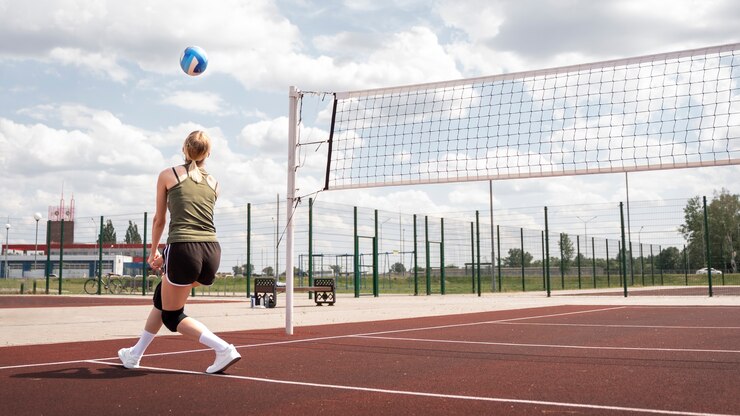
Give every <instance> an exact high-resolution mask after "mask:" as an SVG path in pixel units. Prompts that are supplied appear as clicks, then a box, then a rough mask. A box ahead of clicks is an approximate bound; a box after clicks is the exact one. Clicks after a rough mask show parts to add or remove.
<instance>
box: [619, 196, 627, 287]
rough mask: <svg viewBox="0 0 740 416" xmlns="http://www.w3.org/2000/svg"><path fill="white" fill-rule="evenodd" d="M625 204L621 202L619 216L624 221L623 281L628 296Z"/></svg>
mask: <svg viewBox="0 0 740 416" xmlns="http://www.w3.org/2000/svg"><path fill="white" fill-rule="evenodd" d="M623 208H624V206H623V204H622V203H621V202H620V203H619V218H620V220H621V223H622V282H623V284H624V297H625V298H626V297H627V244H626V243H627V241H626V240H625V235H624V209H623Z"/></svg>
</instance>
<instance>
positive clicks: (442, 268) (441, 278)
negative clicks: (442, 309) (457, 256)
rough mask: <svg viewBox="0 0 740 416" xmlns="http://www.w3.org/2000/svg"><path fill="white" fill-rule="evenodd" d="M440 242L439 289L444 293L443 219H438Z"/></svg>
mask: <svg viewBox="0 0 740 416" xmlns="http://www.w3.org/2000/svg"><path fill="white" fill-rule="evenodd" d="M439 225H440V243H439V267H440V269H439V270H440V272H439V290H440V291H441V292H442V294H443V295H444V294H445V293H446V292H447V291H446V288H445V219H444V218H441V219H440V223H439Z"/></svg>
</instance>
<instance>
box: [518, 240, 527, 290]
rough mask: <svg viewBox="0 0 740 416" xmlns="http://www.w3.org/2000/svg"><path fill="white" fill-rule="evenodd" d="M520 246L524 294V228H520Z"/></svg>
mask: <svg viewBox="0 0 740 416" xmlns="http://www.w3.org/2000/svg"><path fill="white" fill-rule="evenodd" d="M519 246H520V248H521V253H520V257H521V261H522V292H526V291H527V288H526V284H525V283H524V228H522V227H520V228H519Z"/></svg>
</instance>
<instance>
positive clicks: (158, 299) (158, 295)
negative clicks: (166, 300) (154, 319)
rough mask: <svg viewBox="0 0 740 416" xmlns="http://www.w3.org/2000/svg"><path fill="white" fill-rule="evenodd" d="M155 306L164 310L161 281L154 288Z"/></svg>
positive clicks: (153, 298)
mask: <svg viewBox="0 0 740 416" xmlns="http://www.w3.org/2000/svg"><path fill="white" fill-rule="evenodd" d="M152 302H153V303H154V307H155V308H157V309H159V310H160V311H161V310H162V282H159V284H158V285H157V287H156V288H154V296H153V297H152Z"/></svg>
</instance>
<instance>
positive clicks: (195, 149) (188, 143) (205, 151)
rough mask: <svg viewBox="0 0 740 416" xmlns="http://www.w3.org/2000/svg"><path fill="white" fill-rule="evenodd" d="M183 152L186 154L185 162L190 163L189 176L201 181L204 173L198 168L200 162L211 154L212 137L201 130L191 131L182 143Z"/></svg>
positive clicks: (198, 181)
mask: <svg viewBox="0 0 740 416" xmlns="http://www.w3.org/2000/svg"><path fill="white" fill-rule="evenodd" d="M182 153H183V154H184V155H185V163H187V164H188V176H190V179H192V180H194V181H195V182H197V183H200V181H201V180H203V175H202V174H201V173H200V169H198V164H199V163H201V162H203V161H204V160H205V159H206V158H207V157H208V155H209V154H211V138H210V137H208V135H207V134H206V133H205V132H203V131H200V130H196V131H194V132H192V133H190V134H189V135H188V137H187V138H186V139H185V143H183V145H182Z"/></svg>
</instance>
